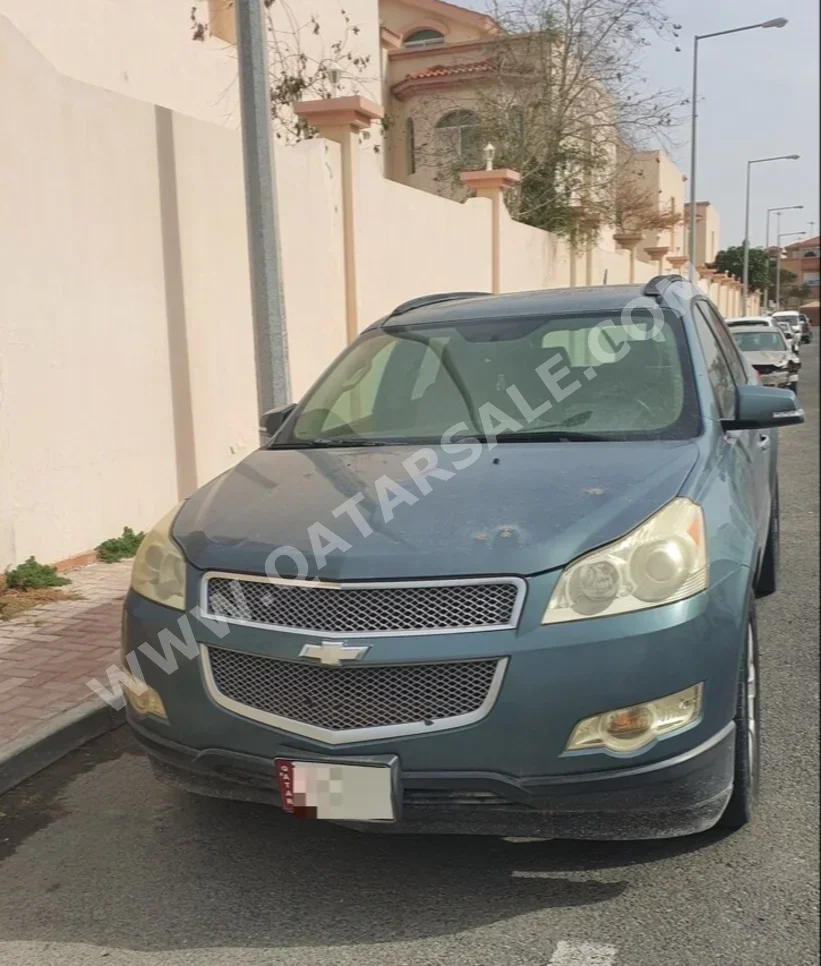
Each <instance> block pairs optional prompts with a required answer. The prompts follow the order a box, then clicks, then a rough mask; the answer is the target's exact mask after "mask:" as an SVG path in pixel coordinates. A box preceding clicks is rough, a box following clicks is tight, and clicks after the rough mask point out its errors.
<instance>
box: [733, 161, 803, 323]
mask: <svg viewBox="0 0 821 966" xmlns="http://www.w3.org/2000/svg"><path fill="white" fill-rule="evenodd" d="M799 157H800V155H798V154H780V155H778V157H775V158H755V159H754V160H752V161H748V162H747V195H746V200H745V203H744V272H743V282H744V311H745V312H746V311H747V295H748V294H749V289H750V172H751V171H752V168H753V165H754V164H766V163H767V162H768V161H797V160H798V159H799Z"/></svg>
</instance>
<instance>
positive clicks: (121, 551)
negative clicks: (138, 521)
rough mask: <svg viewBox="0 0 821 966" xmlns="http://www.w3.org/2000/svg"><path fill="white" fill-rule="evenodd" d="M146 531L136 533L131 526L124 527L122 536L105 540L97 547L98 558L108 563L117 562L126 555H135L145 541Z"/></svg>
mask: <svg viewBox="0 0 821 966" xmlns="http://www.w3.org/2000/svg"><path fill="white" fill-rule="evenodd" d="M144 536H145V534H144V533H142V532H141V533H134V531H133V530H132V529H131V527H123V533H122V536H120V537H112V538H111V539H110V540H103V542H102V543H101V544H100V546H99V547H97V559H98V560H103V561H105V562H106V563H116V562H117V561H118V560H123V559H124V558H125V557H133V556H134V554H135V553H136V552H137V548H138V547H139V546H140V544H141V543H142V542H143V537H144Z"/></svg>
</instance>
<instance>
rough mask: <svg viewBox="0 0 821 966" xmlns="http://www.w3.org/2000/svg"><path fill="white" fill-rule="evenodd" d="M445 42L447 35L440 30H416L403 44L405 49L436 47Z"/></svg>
mask: <svg viewBox="0 0 821 966" xmlns="http://www.w3.org/2000/svg"><path fill="white" fill-rule="evenodd" d="M444 42H445V35H444V34H442V33H440V32H439V31H438V30H428V29H425V30H414V32H413V33H412V34H408V36H407V37H405V39H404V41H403V42H402V46H403V47H436V46H437V45H438V44H443V43H444Z"/></svg>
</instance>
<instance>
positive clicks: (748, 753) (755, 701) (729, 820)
mask: <svg viewBox="0 0 821 966" xmlns="http://www.w3.org/2000/svg"><path fill="white" fill-rule="evenodd" d="M760 690H761V686H760V679H759V674H758V634H757V628H756V621H755V605H754V604H752V603H751V604H750V616H749V619H748V623H747V640H746V644H745V648H744V655H743V657H742V660H741V669H740V673H739V679H738V703H737V706H736V716H735V727H736V732H735V773H734V776H733V794H732V797H731V798H730V801H729V802H728V803H727V808H726V809H725V810H724V814H723V815H722V816H721V818H720V819H719V823H718V824H719V825H720V826H721V827H722V828H728V829H735V828H741V827H742V826H744V825H746V824H747V823H748V822H749V821H750V819H751V818H752V816H753V811H754V809H755V805H756V802H757V801H758V793H759V780H760V772H761V768H760V761H761V754H760V750H761V733H760V728H759V721H760V716H759V704H760V700H759V695H760Z"/></svg>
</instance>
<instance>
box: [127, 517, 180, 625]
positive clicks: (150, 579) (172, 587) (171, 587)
mask: <svg viewBox="0 0 821 966" xmlns="http://www.w3.org/2000/svg"><path fill="white" fill-rule="evenodd" d="M180 506H182V504H179V505H177V506H175V507H174V509H173V510H171V512H170V513H167V514H166V515H165V516H164V517H163V518H162V520H160V522H159V523H158V524H157V525H156V526H155V527H154V529H153V530H151V531H150V532H149V533H147V534H146V535H145V537H144V539H143V542H142V543H141V544H140V548H139V550H138V551H137V553H136V556H135V557H134V567H133V568H132V570H131V587H132V589H133V590H136V591H137V593H138V594H141V595H142V596H143V597H148V599H149V600H154V601H156V602H157V603H158V604H164V605H165V606H166V607H175V608H176V609H177V610H185V560H184V559H183V555H182V553H180V549H179V547H178V546H177V545H176V544H175V543H174V541H173V540H172V539H171V524H172V523H173V522H174V518H175V517H176V515H177V511H178V510H179V508H180Z"/></svg>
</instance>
